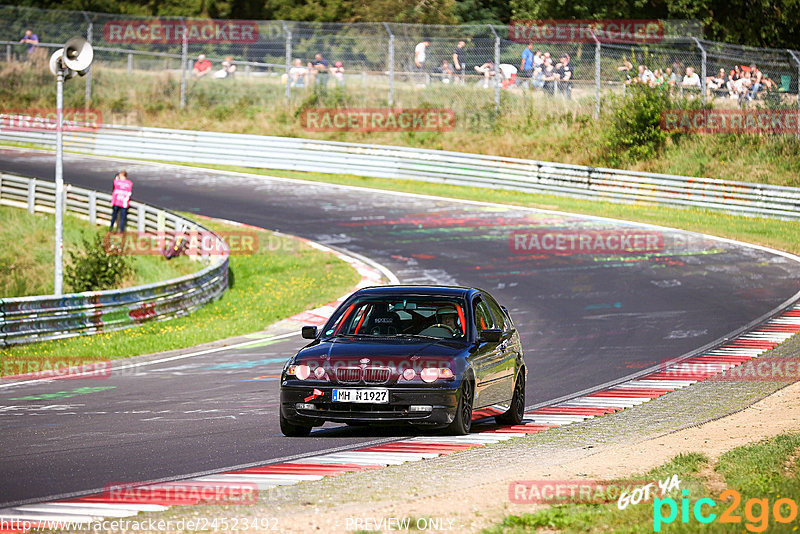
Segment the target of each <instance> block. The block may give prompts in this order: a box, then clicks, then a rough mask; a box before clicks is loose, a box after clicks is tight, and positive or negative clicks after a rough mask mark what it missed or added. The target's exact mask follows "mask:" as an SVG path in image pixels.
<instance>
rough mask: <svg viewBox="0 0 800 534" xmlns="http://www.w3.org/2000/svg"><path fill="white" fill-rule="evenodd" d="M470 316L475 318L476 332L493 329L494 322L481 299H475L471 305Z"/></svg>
mask: <svg viewBox="0 0 800 534" xmlns="http://www.w3.org/2000/svg"><path fill="white" fill-rule="evenodd" d="M472 315H473V317H475V328H477V330H478V332H480V331H481V330H486V329H487V328H494V320H493V319H492V313H491V312H490V311H489V307H488V306H487V305H486V303H485V302H484V301H483V300H481V299H476V300H475V301H474V302H473V304H472Z"/></svg>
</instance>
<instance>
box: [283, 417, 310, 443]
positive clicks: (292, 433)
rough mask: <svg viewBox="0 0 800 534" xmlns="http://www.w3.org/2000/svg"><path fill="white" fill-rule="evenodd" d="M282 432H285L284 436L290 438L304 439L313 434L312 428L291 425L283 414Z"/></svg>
mask: <svg viewBox="0 0 800 534" xmlns="http://www.w3.org/2000/svg"><path fill="white" fill-rule="evenodd" d="M281 432H283V435H284V436H288V437H290V438H302V437H305V436H308V435H309V434H310V433H311V427H310V426H306V425H296V424H294V423H290V422H289V421H288V420H287V419H286V418H285V417H284V416H283V414H281Z"/></svg>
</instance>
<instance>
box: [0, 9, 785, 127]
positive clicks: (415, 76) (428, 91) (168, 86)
mask: <svg viewBox="0 0 800 534" xmlns="http://www.w3.org/2000/svg"><path fill="white" fill-rule="evenodd" d="M0 24H1V26H0V27H2V28H3V30H2V32H0V39H4V40H0V46H4V47H5V53H4V54H1V55H0V61H2V60H5V61H6V62H13V61H31V62H36V63H41V64H42V65H45V64H46V62H47V58H48V57H49V53H50V52H51V51H52V50H54V49H56V48H60V47H61V46H63V43H64V42H65V41H66V40H67V39H68V38H70V37H73V36H75V35H82V36H85V37H86V38H87V39H88V40H90V41H91V43H92V45H93V47H94V49H95V63H94V64H93V67H92V73H91V74H90V75H89V76H87V78H86V79H85V83H86V92H85V102H86V105H87V106H89V105H90V102H91V98H92V91H93V85H94V84H95V83H98V82H96V79H97V78H102V80H103V81H104V83H123V84H133V83H146V81H152V84H153V91H154V93H158V94H159V95H162V96H165V97H166V98H167V99H168V100H169V102H172V103H173V105H174V106H175V107H176V108H178V107H179V108H184V107H186V106H187V104H189V103H193V102H194V103H197V104H200V105H203V104H206V103H207V102H206V100H207V98H208V97H207V95H206V94H205V93H204V92H203V91H201V89H203V88H204V85H205V86H206V87H208V85H207V84H220V92H222V93H229V92H230V87H231V86H230V85H224V84H231V83H235V84H237V85H239V86H240V87H242V88H244V89H243V90H246V91H251V92H253V93H254V94H258V95H259V96H260V98H269V99H276V100H277V99H283V100H284V101H285V104H286V105H288V106H289V108H290V109H292V108H296V107H297V106H301V105H303V103H304V102H307V98H308V96H309V94H310V92H311V91H312V90H313V91H314V93H315V94H319V93H320V92H323V93H334V92H335V94H336V98H335V99H332V101H333V102H334V103H335V106H336V107H359V108H386V107H389V108H433V107H443V108H448V109H452V110H453V111H454V112H455V113H456V115H457V116H461V115H464V114H475V113H482V112H487V113H490V114H492V113H494V114H496V113H498V112H499V113H501V114H502V113H504V112H506V111H507V110H513V109H515V108H516V107H518V106H520V105H523V104H525V102H526V101H527V100H530V99H545V98H551V99H552V100H550V101H548V102H551V104H552V105H555V106H567V107H569V108H571V109H576V110H578V111H579V112H581V113H591V114H594V115H595V116H596V115H597V114H598V113H599V112H600V110H601V108H602V106H603V103H604V102H606V101H607V100H608V99H609V97H610V96H611V95H613V94H615V93H616V94H621V93H622V92H624V91H625V88H626V87H627V86H628V85H629V84H631V83H638V82H640V81H641V82H644V83H649V84H650V85H659V84H666V85H669V86H670V88H671V91H672V92H673V94H684V95H690V96H693V97H696V98H702V99H703V100H704V101H707V102H711V103H712V104H713V105H714V106H715V107H725V106H732V105H734V104H733V102H735V104H736V105H746V104H747V103H748V102H750V101H751V100H763V99H769V100H770V102H771V103H779V104H781V105H783V106H789V105H791V106H794V105H798V106H800V99H798V76H799V75H800V52H797V51H792V50H772V49H756V48H748V47H743V46H735V45H730V44H723V43H717V42H712V41H706V40H703V39H702V38H701V35H699V30H698V27H699V25H697V24H693V23H692V22H691V21H660V24H661V27H662V28H663V35H662V36H661V37H660V39H658V41H657V42H647V43H642V42H636V43H631V44H625V43H617V42H601V41H600V40H597V39H595V40H594V41H592V40H588V41H583V42H566V41H560V42H536V43H534V44H533V45H532V46H533V48H532V50H531V52H534V53H535V54H536V55H535V58H536V62H537V66H539V65H541V69H540V70H539V69H534V70H532V71H531V70H525V65H524V64H523V61H522V54H523V51H524V49H525V47H526V44H527V43H525V42H518V41H517V40H515V39H512V38H511V35H510V31H509V27H508V26H491V25H471V26H466V25H465V26H435V25H414V24H394V23H351V24H339V23H309V22H289V21H224V20H207V19H188V18H187V19H183V18H170V17H163V18H147V17H135V16H128V15H110V14H101V13H89V12H76V11H56V10H40V9H33V8H23V7H15V6H0ZM27 29H30V30H32V31H33V32H34V33H36V34H37V36H38V38H39V45H38V46H31V45H28V44H21V43H20V42H19V40H20V38H21V37H22V36H23V35H24V33H25V31H26V30H27ZM564 54H568V56H569V57H568V58H565V57H563V55H564ZM202 56H205V61H204V60H203V57H202ZM546 58H549V60H547V59H546ZM209 62H210V63H209ZM566 62H569V64H570V69H569V70H571V79H569V80H568V81H565V80H564V79H563V78H564V76H563V73H564V71H563V67H562V65H563V64H565V63H566ZM548 63H551V64H552V67H549V66H548ZM753 65H755V66H756V67H757V71H758V73H759V75H758V82H757V83H758V84H759V85H758V86H757V87H756V88H755V89H754V88H753V86H754V85H756V83H748V85H747V87H745V88H742V87H740V86H736V84H734V83H732V82H733V80H730V79H728V78H729V76H730V72H731V71H733V70H734V69H735V70H736V71H737V72H736V77H740V76H742V77H743V74H742V73H744V72H748V73H752V77H753V80H755V78H756V69H753V68H752V66H753ZM204 69H205V70H204ZM549 69H552V71H555V73H556V74H560V75H561V77H562V79H560V80H559V76H557V75H556V74H553V73H552V71H551V70H549ZM559 69H561V70H559ZM720 69H722V71H723V74H724V77H723V78H722V79H721V80H720V79H718V78H717V77H718V76H720V74H719V72H720ZM692 71H694V74H696V76H694V75H693V74H692ZM748 75H750V74H748ZM92 76H94V77H95V79H93V77H92ZM231 78H232V80H231ZM739 85H741V84H739ZM154 100H157V99H154ZM317 101H319V99H318V100H317ZM152 105H156V104H155V103H153V104H152ZM798 109H800V107H799V108H798ZM799 112H800V111H799Z"/></svg>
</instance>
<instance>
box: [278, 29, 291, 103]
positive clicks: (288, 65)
mask: <svg viewBox="0 0 800 534" xmlns="http://www.w3.org/2000/svg"><path fill="white" fill-rule="evenodd" d="M281 26H283V33H284V34H286V47H285V48H286V105H287V106H288V105H289V101H290V100H291V97H292V80H291V78H290V77H289V70H290V69H291V68H292V32H291V31H290V30H289V26H287V25H286V23H285V22H284V21H281Z"/></svg>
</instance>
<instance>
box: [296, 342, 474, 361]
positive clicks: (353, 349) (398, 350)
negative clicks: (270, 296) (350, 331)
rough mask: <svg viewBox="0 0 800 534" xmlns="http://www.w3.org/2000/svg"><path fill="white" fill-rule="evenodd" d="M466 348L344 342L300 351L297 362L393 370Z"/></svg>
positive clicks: (462, 345) (464, 345)
mask: <svg viewBox="0 0 800 534" xmlns="http://www.w3.org/2000/svg"><path fill="white" fill-rule="evenodd" d="M466 348H467V343H465V342H463V341H451V340H430V339H420V338H380V339H364V338H346V337H340V338H335V339H331V340H328V341H321V342H319V343H317V344H314V345H312V346H310V347H306V348H305V349H303V350H301V351H300V353H299V354H298V355H297V359H296V360H295V361H298V360H299V359H302V360H316V361H319V362H322V361H325V360H327V361H328V363H329V365H336V364H339V365H342V364H344V365H350V364H354V365H357V364H358V363H360V362H361V360H362V359H364V358H367V359H369V362H364V363H370V364H372V365H381V366H387V367H396V366H398V365H399V364H400V362H409V361H410V362H415V361H416V362H419V363H422V362H423V361H429V360H437V359H439V360H446V359H450V358H454V357H456V356H458V354H460V353H461V352H463V351H464V350H465V349H466Z"/></svg>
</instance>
